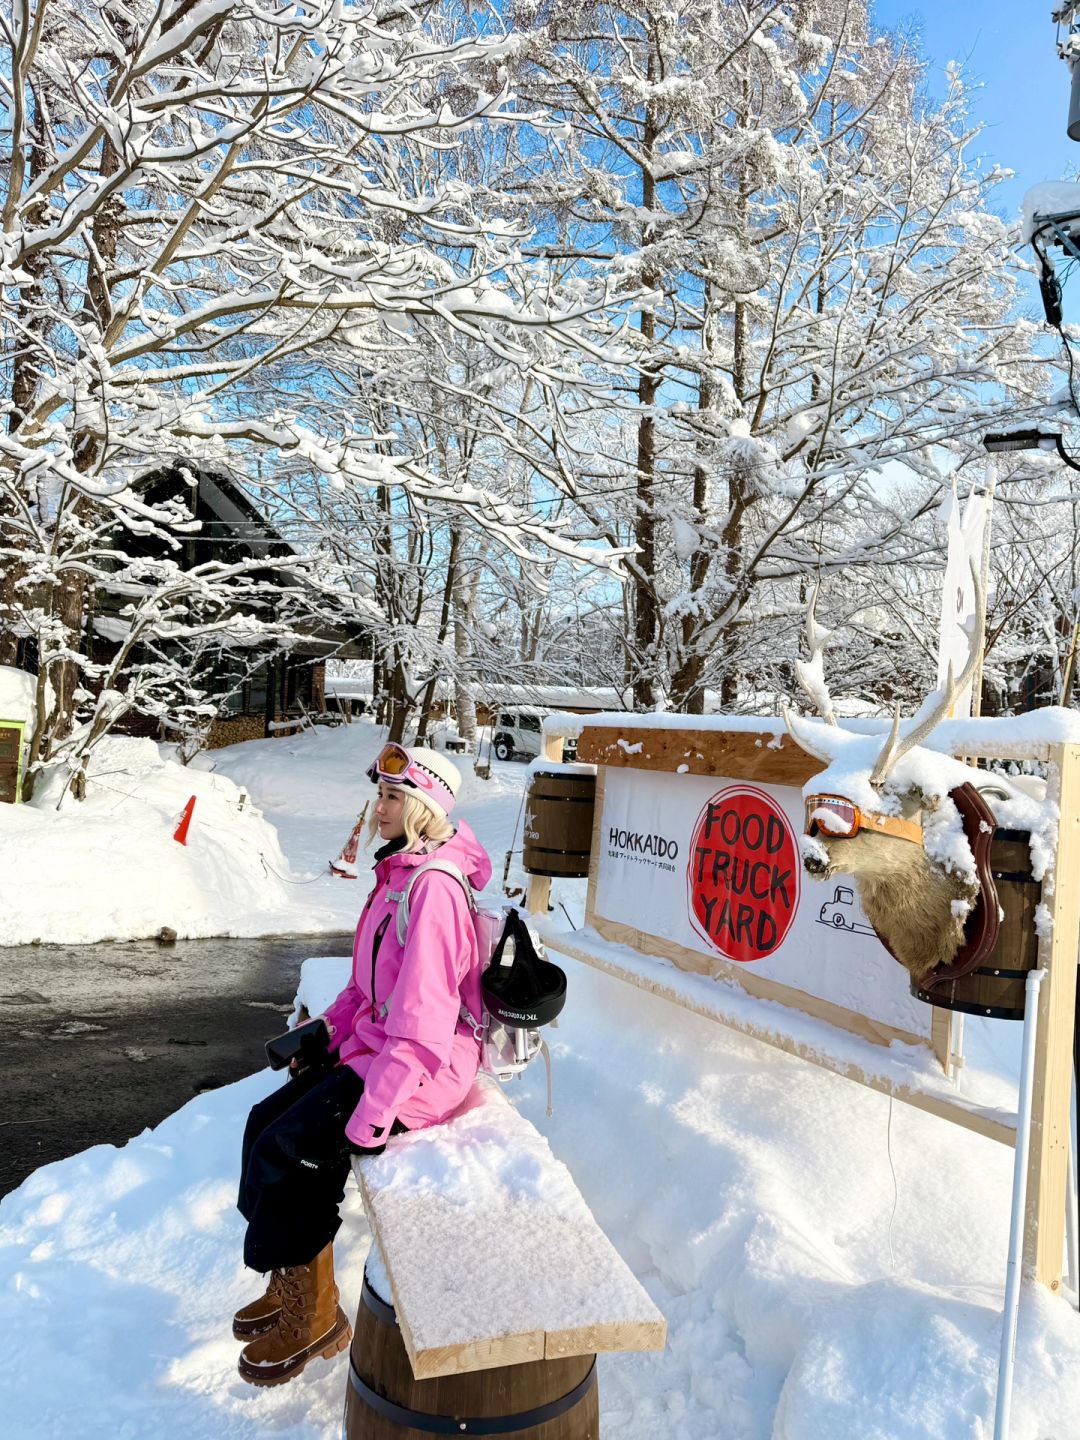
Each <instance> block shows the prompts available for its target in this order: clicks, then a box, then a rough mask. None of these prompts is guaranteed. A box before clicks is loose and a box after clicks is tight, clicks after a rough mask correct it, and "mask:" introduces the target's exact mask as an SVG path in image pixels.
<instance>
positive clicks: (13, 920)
mask: <svg viewBox="0 0 1080 1440" xmlns="http://www.w3.org/2000/svg"><path fill="white" fill-rule="evenodd" d="M65 778H66V777H65V775H64V774H63V773H62V772H59V771H55V772H46V774H45V776H44V777H43V779H42V780H41V781H40V782H39V783H38V785H37V786H36V788H35V793H34V799H33V801H32V802H31V803H30V804H28V805H2V806H0V848H2V850H3V854H4V904H3V906H2V907H0V944H3V945H18V944H28V943H33V942H34V941H37V940H41V941H44V942H57V943H62V944H63V943H66V944H73V943H76V942H79V941H91V940H103V939H110V938H114V937H115V938H118V939H132V938H142V937H145V936H150V935H155V934H157V932H158V931H159V930H161V928H162V927H163V926H168V927H170V928H171V929H173V930H175V931H176V932H177V933H178V934H179V935H181V936H201V935H222V934H236V935H244V934H249V935H250V934H266V933H268V932H271V931H275V930H279V929H288V928H289V923H288V922H289V920H290V917H291V913H292V911H293V909H294V908H295V905H294V901H293V899H292V895H291V893H290V889H291V887H290V886H289V885H288V884H287V883H286V880H285V878H284V877H287V876H288V874H289V864H288V861H287V860H286V859H285V856H284V854H283V853H282V850H281V846H280V844H279V843H278V837H277V834H276V832H275V830H274V828H273V826H271V825H269V824H267V822H266V820H265V819H264V818H263V816H262V814H261V812H260V811H259V809H258V808H257V806H255V805H254V804H253V803H252V801H251V799H250V797H249V796H247V795H245V794H243V792H242V791H241V790H240V789H239V788H238V787H237V786H236V785H235V784H233V782H232V781H230V780H227V779H224V778H222V777H218V776H214V775H209V774H206V773H199V772H197V771H193V770H191V769H184V767H183V766H181V765H179V764H176V763H175V762H173V761H170V760H167V759H165V758H164V757H163V756H162V754H161V752H160V751H159V748H158V746H157V745H155V744H154V743H153V742H152V741H150V740H134V739H120V738H116V739H106V740H104V741H103V742H102V743H101V745H100V746H99V747H98V748H97V750H96V751H95V753H94V758H93V766H92V769H91V772H90V784H89V787H88V793H87V798H86V800H84V801H82V802H79V801H76V800H73V799H72V798H71V796H70V795H67V796H64V797H63V800H62V803H60V804H59V808H57V807H58V802H60V801H61V796H62V794H63V784H64V779H65ZM192 796H194V797H195V807H194V810H193V813H192V819H191V827H190V832H189V835H188V843H187V845H186V846H185V845H181V844H179V843H177V841H175V840H174V839H173V834H174V832H175V830H176V826H177V823H178V821H179V820H180V817H181V814H182V813H183V810H184V807H185V805H186V804H187V802H188V800H189V799H190V798H191V797H192Z"/></svg>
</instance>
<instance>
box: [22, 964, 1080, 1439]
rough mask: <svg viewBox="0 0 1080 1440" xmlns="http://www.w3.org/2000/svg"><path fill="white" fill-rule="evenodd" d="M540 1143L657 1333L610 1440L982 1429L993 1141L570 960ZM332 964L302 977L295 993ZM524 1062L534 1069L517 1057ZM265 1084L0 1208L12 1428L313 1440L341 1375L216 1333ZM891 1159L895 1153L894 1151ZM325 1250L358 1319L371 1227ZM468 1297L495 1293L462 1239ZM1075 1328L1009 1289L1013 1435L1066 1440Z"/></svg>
mask: <svg viewBox="0 0 1080 1440" xmlns="http://www.w3.org/2000/svg"><path fill="white" fill-rule="evenodd" d="M566 966H567V970H568V974H569V981H570V984H569V994H570V1000H569V1003H568V1005H567V1008H566V1010H565V1011H564V1012H563V1016H562V1017H561V1023H560V1027H559V1029H558V1030H556V1031H555V1032H554V1033H553V1034H552V1037H551V1038H552V1040H553V1041H554V1042H555V1043H554V1050H555V1083H556V1109H555V1115H554V1117H553V1118H552V1119H550V1120H549V1119H547V1118H546V1116H545V1114H544V1109H545V1086H544V1077H543V1074H542V1073H536V1074H534V1073H531V1072H530V1073H529V1074H527V1075H526V1076H525V1077H523V1079H521V1080H520V1081H518V1082H515V1084H514V1086H513V1087H512V1088H511V1090H510V1094H511V1096H512V1097H513V1099H514V1100H515V1102H516V1103H517V1104H519V1105H520V1107H521V1109H522V1111H523V1113H524V1114H525V1115H526V1116H527V1117H528V1118H529V1119H530V1120H531V1121H532V1122H533V1124H535V1125H536V1126H537V1128H538V1129H539V1130H540V1131H541V1132H542V1133H543V1134H545V1135H546V1136H548V1138H549V1139H550V1142H551V1146H552V1149H553V1151H554V1152H555V1154H556V1156H557V1157H558V1158H559V1159H561V1160H563V1161H564V1162H565V1163H566V1164H567V1165H569V1167H570V1170H571V1173H572V1174H573V1177H574V1180H575V1182H576V1184H577V1185H578V1187H579V1188H580V1190H581V1191H582V1193H583V1195H584V1197H585V1199H586V1201H587V1202H588V1204H589V1206H590V1208H591V1209H592V1211H593V1213H594V1214H595V1216H596V1218H597V1220H598V1221H599V1222H600V1224H601V1225H602V1227H603V1228H604V1230H605V1231H606V1232H607V1234H608V1235H609V1236H610V1238H611V1239H612V1241H613V1242H614V1244H615V1246H616V1248H617V1249H618V1250H619V1252H620V1253H621V1254H622V1256H623V1257H624V1259H625V1260H626V1261H627V1262H628V1264H629V1265H630V1267H631V1268H632V1270H633V1271H634V1273H635V1274H636V1275H637V1276H638V1278H639V1279H640V1280H641V1282H642V1284H643V1285H644V1286H645V1288H646V1289H647V1291H648V1292H649V1294H650V1296H651V1297H652V1299H653V1300H654V1302H655V1303H656V1304H657V1305H658V1306H659V1308H660V1310H661V1311H662V1312H663V1313H664V1315H665V1316H666V1318H667V1320H668V1326H669V1339H668V1345H667V1348H666V1350H665V1351H664V1352H663V1353H662V1354H658V1355H633V1354H631V1355H604V1356H601V1357H600V1361H599V1364H600V1398H601V1408H602V1412H603V1433H604V1434H605V1435H606V1436H609V1437H611V1440H653V1437H655V1436H656V1435H659V1434H664V1435H670V1436H672V1437H673V1440H720V1437H723V1440H989V1437H990V1435H991V1434H992V1428H993V1426H992V1417H993V1405H994V1392H995V1384H996V1370H997V1357H998V1345H999V1338H1000V1316H1001V1304H1002V1294H1003V1285H1004V1277H1005V1255H1006V1238H1007V1230H1008V1213H1009V1186H1010V1174H1011V1165H1012V1155H1011V1152H1010V1151H1009V1150H1008V1149H1007V1148H1006V1147H1005V1146H1002V1145H997V1144H994V1143H993V1142H991V1141H989V1140H985V1139H983V1138H981V1137H978V1136H975V1135H973V1134H970V1133H968V1132H965V1131H961V1130H958V1129H957V1128H956V1127H955V1126H952V1125H947V1124H945V1123H944V1122H942V1121H940V1120H937V1119H935V1118H934V1117H932V1116H929V1115H925V1114H922V1113H921V1112H919V1111H916V1110H913V1109H910V1108H908V1107H906V1106H903V1105H899V1104H897V1105H896V1106H895V1107H892V1108H890V1104H889V1101H888V1099H886V1098H885V1097H884V1096H881V1095H879V1094H877V1093H876V1092H873V1091H869V1090H866V1089H863V1088H862V1087H860V1086H857V1085H854V1084H852V1083H850V1082H848V1081H846V1080H843V1079H840V1078H839V1077H836V1076H833V1075H829V1074H826V1073H825V1072H823V1071H820V1070H816V1069H814V1068H812V1067H810V1066H808V1065H806V1064H804V1063H802V1062H801V1061H799V1060H797V1059H795V1058H793V1057H791V1056H787V1055H784V1054H782V1053H781V1052H779V1051H776V1050H772V1049H770V1048H768V1047H766V1046H763V1045H760V1044H758V1043H756V1042H754V1041H752V1040H749V1039H746V1038H743V1037H740V1036H737V1035H735V1034H733V1033H731V1032H730V1031H725V1030H723V1029H722V1028H721V1027H719V1026H717V1025H715V1024H713V1023H711V1022H709V1021H708V1020H706V1019H703V1018H702V1017H700V1016H696V1015H694V1014H692V1013H690V1012H688V1011H685V1010H683V1009H681V1008H679V1007H676V1006H673V1005H671V1004H669V1003H668V1002H666V1001H664V1000H662V999H660V998H658V997H656V996H653V995H649V994H647V993H645V992H642V991H638V990H635V989H632V988H631V987H629V986H627V985H625V984H622V983H621V982H619V981H617V980H615V979H613V978H611V977H609V976H605V975H602V974H600V973H598V972H595V971H591V970H588V969H586V968H584V967H581V966H579V965H577V964H576V963H575V962H573V961H567V962H566ZM347 967H348V962H347V961H336V962H320V965H319V966H318V967H316V969H315V970H313V971H310V972H309V968H308V967H305V975H304V981H303V984H302V989H303V990H305V991H306V992H307V995H308V998H309V999H310V1000H311V1001H312V1002H317V1001H318V999H319V997H320V995H321V994H322V993H323V992H326V991H329V990H333V989H336V987H337V985H338V983H339V982H340V981H341V980H342V979H343V977H344V975H345V974H346V973H347ZM536 1068H537V1069H539V1067H536ZM278 1083H280V1081H279V1079H278V1077H276V1076H272V1075H271V1074H270V1073H269V1072H268V1071H264V1072H262V1073H260V1074H258V1075H254V1076H252V1077H250V1078H249V1079H248V1080H245V1081H242V1082H241V1083H240V1084H237V1085H232V1086H229V1087H227V1088H225V1089H222V1090H218V1091H215V1092H211V1093H209V1094H204V1095H201V1096H199V1097H198V1098H197V1099H195V1100H193V1101H191V1103H190V1104H188V1105H187V1106H185V1107H184V1109H183V1110H181V1111H179V1112H178V1113H177V1114H176V1115H174V1116H172V1117H170V1118H169V1119H168V1120H167V1121H165V1122H164V1123H163V1124H162V1125H160V1126H159V1127H158V1128H157V1129H156V1130H153V1131H146V1132H144V1133H143V1134H142V1135H140V1136H138V1137H137V1138H136V1139H134V1140H132V1141H131V1142H130V1143H129V1144H128V1145H127V1146H125V1147H124V1148H122V1149H119V1150H118V1149H114V1148H112V1147H110V1146H97V1147H95V1148H94V1149H92V1150H88V1151H86V1152H85V1153H84V1154H82V1155H79V1156H76V1157H74V1158H72V1159H70V1160H66V1161H62V1162H60V1163H58V1164H55V1165H51V1166H48V1167H45V1168H43V1169H41V1170H39V1171H37V1172H36V1174H34V1175H33V1176H31V1178H30V1179H29V1180H27V1181H26V1182H25V1183H24V1184H23V1185H22V1186H21V1187H20V1189H19V1190H17V1191H15V1192H14V1193H13V1194H11V1195H9V1196H7V1197H6V1198H5V1199H4V1200H3V1202H2V1203H0V1333H3V1335H4V1336H5V1345H6V1351H7V1353H6V1360H7V1365H6V1370H5V1383H4V1391H5V1406H4V1415H5V1426H6V1428H7V1429H8V1430H10V1433H11V1434H13V1435H19V1436H20V1437H22V1440H65V1437H69V1436H73V1435H74V1436H78V1437H79V1440H99V1437H100V1440H106V1437H108V1440H116V1437H129V1440H151V1437H156V1436H160V1435H166V1434H182V1435H183V1436H184V1437H185V1440H247V1437H252V1436H256V1435H268V1434H273V1435H275V1436H276V1437H278V1440H326V1437H329V1436H336V1435H337V1434H338V1433H339V1426H340V1419H341V1411H342V1405H343V1402H344V1396H345V1387H346V1384H347V1370H346V1365H345V1360H344V1357H339V1358H338V1359H337V1360H335V1361H333V1362H330V1361H318V1362H315V1363H313V1364H312V1365H310V1366H309V1367H308V1369H307V1370H306V1371H305V1373H304V1375H303V1376H302V1377H301V1378H300V1379H299V1380H297V1381H295V1382H293V1383H291V1384H289V1385H286V1386H283V1387H281V1388H279V1389H272V1390H261V1391H260V1390H253V1389H251V1388H249V1387H248V1386H246V1385H244V1384H243V1382H242V1381H241V1380H240V1379H239V1377H238V1376H237V1374H236V1372H235V1366H236V1356H237V1352H238V1351H239V1348H240V1347H239V1345H238V1344H236V1343H235V1342H234V1341H233V1340H232V1339H231V1337H230V1334H229V1320H230V1316H231V1314H232V1311H233V1310H234V1308H235V1307H236V1306H238V1305H239V1304H241V1303H243V1302H245V1301H246V1300H248V1299H250V1298H252V1297H253V1295H254V1294H255V1292H256V1290H257V1288H258V1287H257V1283H256V1282H255V1280H254V1277H252V1276H251V1275H250V1274H245V1272H244V1270H243V1267H242V1264H241V1260H240V1250H241V1239H242V1234H243V1222H242V1220H241V1219H240V1216H239V1215H238V1214H237V1213H236V1211H235V1210H234V1208H233V1204H234V1197H235V1192H236V1184H237V1178H238V1174H237V1165H238V1152H239V1145H240V1136H241V1132H242V1127H243V1122H244V1119H245V1117H246V1114H247V1110H248V1108H249V1107H250V1106H251V1105H252V1104H253V1103H254V1102H255V1101H256V1100H257V1099H259V1098H260V1097H261V1096H262V1095H264V1094H265V1093H267V1091H268V1090H269V1089H270V1088H271V1087H272V1086H274V1085H276V1084H278ZM890 1155H891V1158H890ZM344 1214H345V1220H344V1225H343V1228H342V1232H341V1234H340V1236H339V1240H338V1243H337V1247H336V1250H337V1257H338V1265H337V1269H338V1279H339V1283H340V1286H341V1290H342V1303H343V1305H344V1306H345V1308H346V1310H347V1311H348V1312H349V1313H350V1315H351V1314H353V1313H355V1309H356V1306H357V1303H358V1301H359V1296H360V1283H361V1277H362V1274H363V1265H364V1258H365V1255H366V1252H367V1249H368V1246H369V1244H370V1235H369V1232H368V1229H367V1225H366V1222H365V1220H364V1217H363V1213H362V1209H361V1206H360V1202H359V1198H358V1196H357V1194H356V1192H355V1190H353V1189H352V1187H351V1186H350V1190H349V1194H348V1195H347V1197H346V1203H345V1210H344ZM463 1254H464V1255H465V1256H466V1257H467V1258H465V1259H463V1270H462V1283H463V1285H465V1286H467V1287H469V1288H470V1289H471V1290H476V1289H477V1288H479V1289H481V1290H482V1289H483V1287H485V1286H496V1285H498V1283H499V1277H498V1275H495V1274H489V1273H487V1272H486V1271H485V1269H484V1265H483V1260H482V1257H481V1258H480V1259H479V1260H478V1259H477V1257H476V1256H475V1255H472V1253H471V1252H470V1250H469V1246H468V1243H467V1240H466V1244H465V1247H464V1251H463ZM1078 1417H1080V1322H1078V1320H1077V1316H1076V1313H1075V1312H1074V1311H1073V1310H1072V1309H1070V1307H1069V1306H1068V1304H1067V1303H1066V1302H1065V1301H1064V1300H1058V1299H1053V1298H1052V1297H1050V1296H1049V1295H1047V1294H1046V1293H1045V1292H1039V1291H1035V1290H1027V1291H1025V1293H1024V1297H1023V1306H1022V1310H1021V1322H1020V1335H1019V1345H1018V1351H1017V1369H1016V1393H1015V1399H1014V1407H1013V1426H1012V1432H1011V1440H1046V1437H1048V1436H1051V1435H1052V1436H1054V1440H1070V1437H1077V1436H1080V1418H1078Z"/></svg>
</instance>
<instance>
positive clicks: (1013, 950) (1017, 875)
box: [911, 830, 1042, 1020]
mask: <svg viewBox="0 0 1080 1440" xmlns="http://www.w3.org/2000/svg"><path fill="white" fill-rule="evenodd" d="M1029 839H1030V837H1029V835H1028V832H1027V831H1026V830H997V831H995V833H994V844H993V848H992V850H991V852H990V865H991V870H992V872H993V876H994V885H995V886H996V888H997V893H998V903H999V904H1000V906H1001V910H1002V917H1001V928H1000V930H999V931H998V938H997V944H996V945H995V946H994V950H993V953H992V954H991V955H990V956H989V957H988V959H987V960H986V961H985V962H984V963H983V964H982V965H980V966H978V968H977V969H975V970H972V971H971V972H970V974H967V975H961V976H960V978H959V979H957V980H950V981H948V982H947V983H946V984H944V985H938V986H936V987H935V988H934V989H933V990H924V989H922V988H921V987H920V986H918V985H916V983H915V982H914V981H912V983H911V993H912V994H913V995H914V996H915V997H916V998H917V999H919V1000H925V1001H926V1002H927V1003H928V1004H930V1005H936V1006H938V1008H939V1009H942V1010H960V1011H963V1013H964V1014H966V1015H988V1016H990V1017H991V1018H993V1019H996V1020H1022V1019H1023V1018H1024V985H1025V982H1026V980H1027V976H1028V971H1029V970H1033V969H1034V968H1035V966H1036V965H1037V964H1038V958H1039V937H1038V933H1037V931H1036V929H1035V907H1036V906H1037V905H1038V904H1039V902H1040V901H1041V899H1042V882H1041V881H1039V880H1036V879H1035V878H1034V876H1033V875H1032V873H1031V851H1030V849H1029V848H1028V841H1029Z"/></svg>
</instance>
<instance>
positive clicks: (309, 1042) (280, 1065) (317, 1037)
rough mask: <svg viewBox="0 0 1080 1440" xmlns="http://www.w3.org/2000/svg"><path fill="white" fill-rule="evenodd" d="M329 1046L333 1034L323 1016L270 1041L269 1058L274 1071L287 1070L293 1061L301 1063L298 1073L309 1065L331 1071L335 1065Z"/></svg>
mask: <svg viewBox="0 0 1080 1440" xmlns="http://www.w3.org/2000/svg"><path fill="white" fill-rule="evenodd" d="M329 1044H330V1031H329V1030H328V1029H327V1027H326V1021H325V1020H324V1019H323V1018H322V1017H321V1016H320V1017H319V1018H318V1019H317V1020H308V1021H306V1022H305V1023H304V1024H303V1025H297V1026H295V1027H294V1029H292V1030H286V1031H285V1033H284V1035H277V1036H275V1038H274V1039H273V1040H268V1041H267V1042H266V1058H267V1061H268V1062H269V1065H270V1069H271V1070H283V1069H284V1068H285V1066H286V1065H288V1064H290V1062H291V1061H293V1060H296V1061H297V1062H298V1064H297V1066H296V1067H295V1068H296V1069H298V1070H306V1069H307V1068H308V1066H309V1065H314V1066H317V1067H318V1068H319V1069H324V1070H328V1069H329V1068H330V1063H331V1061H330V1052H329V1049H328V1046H329Z"/></svg>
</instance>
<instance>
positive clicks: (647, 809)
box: [594, 768, 931, 1038]
mask: <svg viewBox="0 0 1080 1440" xmlns="http://www.w3.org/2000/svg"><path fill="white" fill-rule="evenodd" d="M603 796H604V799H603V812H602V817H601V827H600V834H599V846H600V854H599V863H598V867H597V875H596V891H595V899H594V914H595V915H596V916H598V917H602V918H603V919H607V920H613V921H617V922H619V923H621V924H624V925H630V926H633V927H634V928H636V929H638V930H641V931H643V932H644V933H646V934H648V935H652V936H656V937H662V938H663V939H665V940H668V941H671V942H673V943H674V944H676V945H679V946H682V947H683V948H685V949H688V950H692V951H694V952H696V953H697V954H699V955H702V956H705V957H707V958H708V959H709V960H710V961H711V962H713V963H711V964H710V965H709V966H708V967H707V968H708V969H709V971H710V973H712V974H715V975H731V974H734V975H735V978H736V979H738V978H739V975H740V972H741V973H743V974H750V973H752V974H753V975H755V976H760V977H762V978H763V979H766V980H768V981H770V982H772V983H773V984H775V985H781V986H785V987H788V988H789V989H791V990H796V991H801V992H802V993H803V994H805V995H811V996H815V997H817V998H818V999H821V1000H825V1001H828V1002H829V1003H831V1004H833V1005H837V1006H840V1007H841V1008H842V1009H844V1010H848V1011H851V1012H853V1013H854V1014H855V1015H861V1016H866V1017H867V1018H869V1019H871V1020H874V1021H878V1022H880V1023H882V1024H885V1025H889V1026H892V1027H893V1028H895V1029H898V1030H903V1031H906V1032H908V1033H909V1034H912V1035H917V1036H920V1037H923V1038H929V1035H930V1023H931V1010H930V1007H929V1006H927V1005H924V1004H923V1003H922V1002H921V1001H918V1000H916V999H914V998H913V997H912V996H911V995H910V994H909V993H908V975H907V972H906V971H905V970H904V969H903V967H902V966H900V965H899V964H897V962H896V961H895V960H894V959H893V958H892V956H891V955H890V954H889V953H888V951H886V949H885V947H884V946H883V945H882V944H881V942H880V941H879V940H878V938H877V936H876V935H875V934H874V931H873V929H872V927H871V926H870V924H869V923H868V921H867V919H866V917H865V915H864V914H863V912H862V908H861V906H860V905H859V897H858V893H857V891H856V889H855V885H854V882H853V881H852V880H851V878H850V877H847V876H836V877H834V878H833V879H832V880H828V881H817V880H812V879H811V878H810V877H809V876H807V875H805V874H804V873H803V870H802V864H801V859H800V854H799V835H800V834H801V832H802V822H803V801H802V792H801V791H800V790H797V789H796V788H794V787H793V786H781V785H758V784H751V783H749V782H747V781H745V780H734V779H731V780H727V779H724V778H722V777H719V776H701V775H670V774H657V773H654V772H651V771H647V770H624V769H617V768H611V769H608V770H606V771H605V778H604V792H603ZM792 1003H793V1004H798V998H797V997H792Z"/></svg>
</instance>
